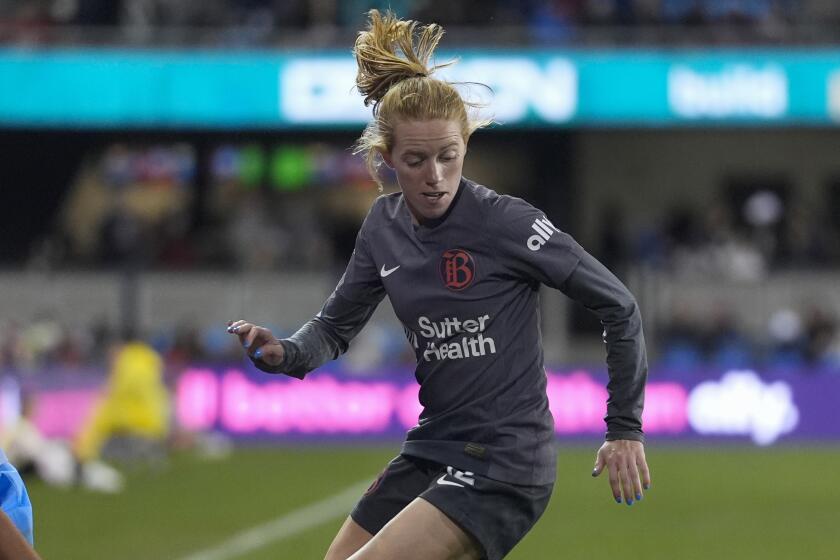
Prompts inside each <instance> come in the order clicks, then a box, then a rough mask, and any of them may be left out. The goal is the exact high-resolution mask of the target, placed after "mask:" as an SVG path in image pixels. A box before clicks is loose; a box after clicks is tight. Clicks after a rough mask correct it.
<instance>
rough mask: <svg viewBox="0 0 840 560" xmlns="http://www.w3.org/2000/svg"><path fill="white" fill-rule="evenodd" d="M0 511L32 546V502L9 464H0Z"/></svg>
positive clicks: (21, 481) (15, 471) (16, 473)
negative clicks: (0, 510)
mask: <svg viewBox="0 0 840 560" xmlns="http://www.w3.org/2000/svg"><path fill="white" fill-rule="evenodd" d="M0 509H2V510H3V511H4V512H5V513H6V515H8V516H9V518H10V519H11V520H12V523H14V524H15V526H17V528H18V529H19V530H20V532H21V533H23V536H24V537H25V538H26V540H27V541H29V544H31V545H34V543H33V538H32V502H30V501H29V494H27V493H26V486H24V484H23V480H21V478H20V475H19V474H18V472H17V470H16V469H15V468H14V467H13V466H12V465H11V463H0Z"/></svg>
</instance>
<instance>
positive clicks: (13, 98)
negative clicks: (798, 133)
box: [0, 48, 840, 129]
mask: <svg viewBox="0 0 840 560" xmlns="http://www.w3.org/2000/svg"><path fill="white" fill-rule="evenodd" d="M457 56H458V58H459V61H458V63H457V64H455V65H453V66H450V67H447V68H444V69H441V70H440V72H439V73H438V74H437V75H439V76H440V77H442V78H445V79H447V80H450V81H452V82H456V83H459V84H460V85H459V86H458V87H459V88H461V90H462V92H463V93H464V95H465V96H466V97H467V98H468V99H471V100H473V101H476V102H479V103H483V104H484V105H485V107H484V109H483V111H482V116H487V117H492V118H494V119H496V120H497V121H498V122H499V123H502V124H503V125H507V126H537V127H587V126H686V125H689V126H691V125H776V126H785V125H788V126H789V125H833V126H836V125H838V124H840V49H835V50H830V49H823V50H815V49H775V50H774V49H720V50H703V51H695V50H677V49H673V50H638V49H620V50H618V49H616V50H510V51H505V50H491V51H478V50H469V51H464V52H460V53H457ZM454 57H455V55H454V54H452V53H446V52H443V53H441V54H440V55H439V57H438V59H437V62H439V63H443V62H446V61H449V60H451V59H452V58H454ZM355 73H356V65H355V61H354V59H353V57H352V55H351V53H350V52H349V49H348V50H345V51H326V52H289V51H282V52H281V51H278V52H270V51H258V52H252V51H239V52H235V53H230V52H219V51H195V52H190V51H184V50H179V51H164V50H155V51H135V50H131V51H129V50H99V49H97V50H92V49H88V50H84V49H78V50H70V49H56V50H29V49H25V50H24V49H8V48H7V49H0V126H50V127H92V128H114V127H140V128H199V129H204V128H243V127H245V128H259V129H266V128H267V129H284V128H302V127H328V128H345V127H352V128H360V127H361V126H363V125H364V124H365V123H366V122H367V121H368V120H369V118H370V108H366V107H364V105H363V103H362V99H361V96H360V95H359V94H358V92H356V91H355V90H354V88H353V84H354V81H355ZM482 84H483V85H482ZM484 86H487V87H484ZM488 88H489V89H488Z"/></svg>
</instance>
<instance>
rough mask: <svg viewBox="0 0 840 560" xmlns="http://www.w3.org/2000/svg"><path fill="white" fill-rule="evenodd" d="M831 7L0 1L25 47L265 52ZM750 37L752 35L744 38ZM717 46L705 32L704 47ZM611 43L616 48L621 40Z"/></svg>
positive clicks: (669, 2)
mask: <svg viewBox="0 0 840 560" xmlns="http://www.w3.org/2000/svg"><path fill="white" fill-rule="evenodd" d="M832 4H833V3H832V2H831V1H830V0H523V1H518V2H513V1H510V0H460V1H457V2H453V1H451V0H387V1H386V0H341V1H339V0H205V1H203V2H184V1H181V0H0V34H2V35H3V36H5V39H6V40H16V41H22V42H51V41H62V40H67V39H68V38H70V39H71V40H77V41H80V42H89V41H97V36H96V33H95V32H94V31H93V29H94V28H100V29H104V28H111V29H119V30H120V33H118V34H116V35H115V34H110V35H107V34H106V35H102V36H101V37H99V40H104V41H127V42H132V41H138V40H139V41H144V40H151V39H150V37H151V35H150V33H152V34H153V33H154V31H153V30H155V29H157V30H161V29H170V30H174V29H181V30H182V32H181V33H180V34H176V35H177V36H169V37H167V39H169V40H176V41H177V40H179V39H180V40H181V41H183V40H187V41H189V40H190V35H189V33H188V32H187V30H189V29H193V30H201V29H204V30H211V29H213V30H222V33H220V34H219V33H216V34H213V40H214V41H217V42H222V43H226V44H229V43H245V44H249V43H259V44H271V43H272V42H277V41H285V40H288V39H289V34H294V33H298V32H301V31H305V32H307V33H308V35H307V37H306V40H307V41H308V42H309V43H310V44H311V43H313V42H316V43H318V42H321V41H324V40H326V41H327V42H329V41H330V40H331V39H333V40H334V39H336V38H339V37H340V38H342V39H343V38H344V37H346V33H344V32H347V31H351V32H353V31H355V30H357V29H359V27H360V26H361V25H363V21H364V16H363V14H364V13H365V12H366V11H367V10H369V9H371V8H379V9H387V8H389V7H390V8H391V9H393V10H394V11H396V13H397V14H399V15H400V16H401V17H408V18H414V19H418V20H420V21H435V22H438V23H441V24H443V25H446V26H462V27H463V28H465V29H466V28H486V27H489V26H493V27H495V28H504V27H511V28H512V27H515V28H518V29H520V30H523V31H524V35H521V36H519V39H520V40H523V41H527V42H545V41H549V42H551V41H565V40H572V39H576V38H580V35H581V33H582V32H585V31H586V30H588V29H592V28H599V27H634V26H636V27H638V26H647V27H680V28H687V27H694V28H698V27H699V28H702V27H706V28H712V27H720V26H724V27H725V26H730V27H735V28H738V29H740V31H741V34H742V35H741V37H740V39H741V40H750V39H756V38H758V39H761V38H765V39H772V38H773V37H774V36H778V35H779V34H780V32H783V30H784V28H785V27H790V26H793V25H796V24H800V23H803V22H807V23H814V21H811V20H814V19H815V20H816V21H817V22H821V23H823V24H825V23H831V22H832V21H834V22H835V23H836V21H837V19H836V18H838V16H840V14H838V11H837V9H836V6H832ZM62 26H64V27H79V28H85V27H88V28H91V29H90V30H89V31H88V32H86V33H82V34H78V35H70V34H66V33H65V34H62V33H57V32H56V31H57V28H60V27H62ZM749 30H751V31H755V32H756V33H752V34H750V35H743V33H744V32H745V31H749ZM164 35H165V34H164ZM153 36H154V37H157V38H158V39H159V38H161V35H160V34H157V35H153ZM194 37H198V38H199V39H200V37H201V35H200V34H197V35H195V36H194ZM476 38H477V36H474V35H473V36H470V38H469V39H468V38H462V40H471V41H475V39H476ZM715 39H716V36H715V34H714V33H712V34H711V35H710V36H709V40H712V41H714V40H715ZM730 39H733V40H737V39H738V37H737V35H733V36H730ZM454 40H458V38H457V37H455V39H454ZM485 40H486V39H485ZM614 40H621V36H620V34H619V35H617V36H615V37H614Z"/></svg>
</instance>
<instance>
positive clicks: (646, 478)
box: [592, 439, 650, 506]
mask: <svg viewBox="0 0 840 560" xmlns="http://www.w3.org/2000/svg"><path fill="white" fill-rule="evenodd" d="M604 467H606V468H607V469H608V470H609V473H610V486H611V487H612V493H613V498H615V501H616V503H619V504H620V503H621V495H622V491H623V494H624V502H625V503H626V504H627V505H628V506H632V505H633V502H634V501H639V500H641V499H642V496H644V494H643V490H647V489H648V488H650V471H649V470H648V465H647V460H646V459H645V446H644V444H643V443H642V442H640V441H633V440H629V439H618V440H615V441H605V442H604V445H602V446H601V448H600V449H599V450H598V454H597V455H596V457H595V468H594V469H593V470H592V476H598V475H599V474H601V471H603V470H604Z"/></svg>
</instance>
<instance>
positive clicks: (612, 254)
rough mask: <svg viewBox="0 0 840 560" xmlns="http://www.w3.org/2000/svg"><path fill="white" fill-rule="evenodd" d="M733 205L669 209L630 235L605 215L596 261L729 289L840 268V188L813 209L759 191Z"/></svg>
mask: <svg viewBox="0 0 840 560" xmlns="http://www.w3.org/2000/svg"><path fill="white" fill-rule="evenodd" d="M731 198H733V199H730V200H726V199H724V198H723V197H720V198H717V199H713V200H712V201H711V202H710V203H708V204H707V205H705V206H701V205H696V206H688V205H685V206H679V207H674V208H671V209H670V210H669V211H668V212H666V213H665V214H664V215H663V216H662V218H661V219H660V220H658V221H655V222H653V223H652V224H649V225H645V226H642V227H637V228H635V229H631V228H629V227H625V226H624V215H623V213H622V211H621V210H619V209H617V208H607V209H605V210H604V213H603V216H602V219H601V220H600V221H599V223H600V231H599V233H598V236H599V249H598V250H599V257H600V258H601V259H602V260H603V261H604V262H605V263H607V264H608V265H609V266H610V267H611V268H614V269H616V270H619V271H624V270H626V269H627V267H629V266H638V265H642V266H646V267H649V268H652V269H656V270H661V271H665V272H668V273H671V274H673V275H675V276H676V277H680V278H716V279H727V280H733V281H758V280H761V279H763V278H765V277H766V276H767V275H768V274H769V273H771V272H778V271H784V270H797V269H807V270H820V269H828V268H836V267H837V266H838V265H840V223H838V221H837V215H838V214H837V212H838V211H840V207H838V203H840V185H838V186H835V187H834V189H833V190H831V189H829V190H828V191H827V192H826V200H824V201H823V202H822V203H820V204H817V205H816V207H813V208H812V207H808V208H805V207H803V206H802V205H800V204H797V203H793V202H791V201H789V200H786V197H785V196H784V195H783V194H781V193H779V192H776V191H774V190H772V189H763V188H760V187H758V188H755V189H754V190H753V191H752V192H749V193H742V195H741V196H740V197H731ZM835 199H836V200H835Z"/></svg>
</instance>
